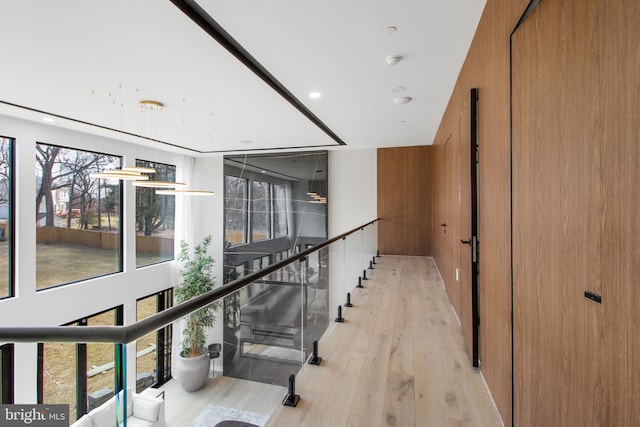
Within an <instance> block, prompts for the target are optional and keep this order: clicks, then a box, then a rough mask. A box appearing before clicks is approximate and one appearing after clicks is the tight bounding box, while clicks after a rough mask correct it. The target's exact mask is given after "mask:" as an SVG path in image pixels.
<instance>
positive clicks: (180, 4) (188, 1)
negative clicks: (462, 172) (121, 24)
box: [171, 0, 347, 145]
mask: <svg viewBox="0 0 640 427" xmlns="http://www.w3.org/2000/svg"><path fill="white" fill-rule="evenodd" d="M171 3H173V4H174V5H175V6H176V7H177V8H178V9H180V10H181V11H182V12H183V13H184V14H185V15H187V16H188V17H189V18H191V20H192V21H193V22H195V23H196V24H197V25H198V26H199V27H200V28H202V29H203V30H204V31H205V32H206V33H207V34H209V35H210V36H211V37H212V38H213V39H214V40H216V41H217V42H218V43H220V45H221V46H222V47H224V48H225V49H226V50H227V51H228V52H229V53H231V54H232V55H233V56H235V57H236V58H237V59H238V60H239V61H240V62H242V63H243V64H244V65H245V66H246V67H247V68H248V69H249V70H251V71H252V72H253V73H254V74H255V75H257V76H258V77H260V79H261V80H263V81H264V82H265V83H266V84H268V85H269V86H270V87H271V88H272V89H273V90H275V91H276V92H277V93H278V94H279V95H280V96H282V97H283V98H284V99H285V100H286V101H287V102H289V103H290V104H291V105H292V106H293V107H294V108H296V109H297V110H298V111H300V112H301V113H302V114H303V115H304V116H305V117H306V118H308V119H309V120H310V121H311V122H312V123H313V124H315V125H316V126H318V128H320V129H321V130H322V131H323V132H324V133H326V134H327V135H328V136H329V137H330V138H331V139H333V140H334V141H336V142H337V143H338V144H339V145H347V144H346V143H345V142H344V141H343V140H342V139H341V138H340V137H339V136H338V135H336V133H335V132H333V131H332V130H331V129H330V128H329V127H328V126H327V125H326V124H324V123H323V122H322V120H320V119H319V118H318V117H317V116H316V115H315V114H313V113H312V112H311V110H309V109H308V108H307V107H306V106H305V105H304V104H303V103H302V102H300V100H299V99H298V98H296V97H295V96H294V95H293V94H292V93H291V92H289V90H288V89H287V88H286V87H285V86H284V85H283V84H282V83H280V82H279V81H278V80H277V79H276V78H275V77H274V76H273V75H272V74H271V73H269V71H267V69H266V68H264V67H263V66H262V64H260V63H259V62H258V61H257V60H256V59H255V58H254V57H253V56H252V55H251V54H250V53H249V52H248V51H247V50H246V49H245V48H243V47H242V46H241V45H240V43H238V42H237V41H236V40H235V39H234V38H233V37H232V36H231V34H229V33H228V32H227V31H226V30H225V29H224V28H222V27H221V26H220V24H218V23H217V22H216V21H215V20H214V19H213V18H212V17H211V15H209V14H208V13H207V12H206V11H205V10H204V9H202V7H200V5H199V4H197V3H196V2H195V1H194V0H171Z"/></svg>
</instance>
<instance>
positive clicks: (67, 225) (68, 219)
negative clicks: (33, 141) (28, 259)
mask: <svg viewBox="0 0 640 427" xmlns="http://www.w3.org/2000/svg"><path fill="white" fill-rule="evenodd" d="M120 163H121V161H120V157H117V156H110V155H106V154H101V153H95V152H92V151H83V150H76V149H72V148H64V147H59V146H54V145H47V144H37V145H36V227H37V229H36V288H37V289H42V288H47V287H51V286H56V285H61V284H65V283H70V282H76V281H79V280H84V279H88V278H91V277H97V276H102V275H105V274H110V273H115V272H119V271H122V262H121V250H120V246H121V232H120V230H121V220H122V219H121V214H120V205H121V183H120V182H118V181H112V180H103V179H99V178H94V177H93V176H92V174H94V173H95V172H100V171H102V170H104V169H112V168H115V167H119V166H120Z"/></svg>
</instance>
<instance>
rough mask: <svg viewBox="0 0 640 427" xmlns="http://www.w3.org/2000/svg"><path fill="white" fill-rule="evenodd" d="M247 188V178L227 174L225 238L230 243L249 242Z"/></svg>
mask: <svg viewBox="0 0 640 427" xmlns="http://www.w3.org/2000/svg"><path fill="white" fill-rule="evenodd" d="M247 188H248V181H247V179H245V178H240V177H237V176H233V175H225V190H224V218H225V227H224V239H225V241H226V242H227V244H228V245H237V244H241V243H247Z"/></svg>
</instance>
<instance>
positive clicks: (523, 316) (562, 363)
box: [513, 0, 640, 427]
mask: <svg viewBox="0 0 640 427" xmlns="http://www.w3.org/2000/svg"><path fill="white" fill-rule="evenodd" d="M638 20H640V4H639V3H638V2H628V1H624V0H613V1H608V2H601V1H597V0H590V1H583V2H542V3H541V4H540V5H539V7H538V8H537V9H536V10H535V12H534V13H533V14H532V15H531V16H530V17H529V18H528V19H527V20H526V21H525V22H524V23H523V25H522V26H521V27H520V28H519V29H518V30H517V31H516V33H514V37H513V242H514V243H513V273H514V274H513V289H514V377H515V386H516V387H515V404H514V405H515V407H514V414H515V420H516V424H517V425H522V426H537V425H580V426H598V427H599V426H602V427H604V426H636V425H640V405H639V404H638V402H639V401H640V367H639V366H638V360H639V359H640V334H638V333H637V331H636V329H635V328H636V325H638V324H640V311H638V307H637V305H638V304H639V303H640V289H639V287H638V284H637V280H638V279H637V278H638V277H639V276H640V257H639V254H640V244H639V243H638V238H637V236H638V235H639V234H640V211H639V209H638V202H637V197H638V194H640V167H639V166H640V121H639V119H640V84H639V81H640V80H639V79H638V69H640V55H639V52H640V29H639V27H638V25H637V22H638ZM585 291H590V292H593V293H595V294H598V295H601V297H602V303H601V304H599V303H597V302H594V301H592V300H591V299H587V298H585V295H584V293H585Z"/></svg>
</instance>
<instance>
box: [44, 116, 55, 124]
mask: <svg viewBox="0 0 640 427" xmlns="http://www.w3.org/2000/svg"><path fill="white" fill-rule="evenodd" d="M42 120H43V121H45V122H49V123H53V122H55V121H56V120H55V119H54V118H53V117H49V116H47V117H43V118H42Z"/></svg>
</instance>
